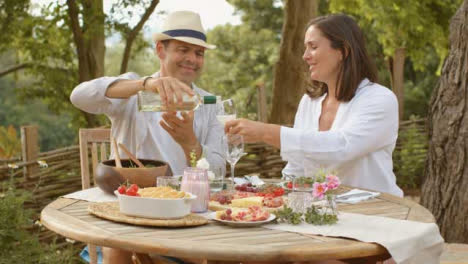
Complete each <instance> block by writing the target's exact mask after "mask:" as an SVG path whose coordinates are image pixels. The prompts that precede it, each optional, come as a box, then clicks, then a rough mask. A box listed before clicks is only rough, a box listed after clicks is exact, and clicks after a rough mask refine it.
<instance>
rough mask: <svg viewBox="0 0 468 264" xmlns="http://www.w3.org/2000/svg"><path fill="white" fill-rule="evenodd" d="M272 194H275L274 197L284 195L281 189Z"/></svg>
mask: <svg viewBox="0 0 468 264" xmlns="http://www.w3.org/2000/svg"><path fill="white" fill-rule="evenodd" d="M273 193H274V194H275V196H283V194H284V189H283V188H277V189H275V190H274V191H273Z"/></svg>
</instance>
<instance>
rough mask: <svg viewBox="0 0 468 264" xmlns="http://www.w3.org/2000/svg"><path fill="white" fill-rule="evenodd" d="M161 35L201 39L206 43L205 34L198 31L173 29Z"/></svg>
mask: <svg viewBox="0 0 468 264" xmlns="http://www.w3.org/2000/svg"><path fill="white" fill-rule="evenodd" d="M162 33H163V34H166V35H169V36H171V37H191V38H197V39H201V40H203V41H205V42H206V36H205V34H203V33H201V32H200V31H196V30H191V29H173V30H167V31H164V32H162Z"/></svg>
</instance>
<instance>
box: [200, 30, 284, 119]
mask: <svg viewBox="0 0 468 264" xmlns="http://www.w3.org/2000/svg"><path fill="white" fill-rule="evenodd" d="M239 36H241V37H239ZM208 39H209V41H210V42H212V43H214V44H216V45H217V48H216V49H215V50H210V51H207V52H206V58H205V68H204V73H203V74H202V76H201V78H200V80H199V85H200V87H203V88H206V89H207V90H208V91H210V92H212V93H215V94H219V95H221V96H223V97H225V98H234V100H235V102H236V104H237V107H236V108H237V109H238V111H239V110H240V113H238V114H239V115H240V116H244V117H247V116H248V117H250V118H255V117H256V112H257V98H256V94H257V90H256V86H257V85H258V84H259V83H264V84H265V87H266V89H267V95H269V96H271V86H272V85H271V82H272V80H273V76H272V74H273V64H274V62H275V61H276V60H277V56H278V46H279V45H278V44H279V43H278V42H277V41H276V40H275V34H274V33H273V32H272V31H271V30H268V29H261V30H258V31H254V30H252V29H251V28H250V27H249V26H248V25H239V26H233V25H224V26H217V27H215V28H214V29H213V30H211V31H209V32H208Z"/></svg>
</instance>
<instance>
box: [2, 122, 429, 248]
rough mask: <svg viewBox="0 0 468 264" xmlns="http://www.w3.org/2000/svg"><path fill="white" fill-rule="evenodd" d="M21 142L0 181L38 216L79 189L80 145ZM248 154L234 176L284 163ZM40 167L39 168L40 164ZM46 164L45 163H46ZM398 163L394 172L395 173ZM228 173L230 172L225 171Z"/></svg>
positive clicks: (28, 138)
mask: <svg viewBox="0 0 468 264" xmlns="http://www.w3.org/2000/svg"><path fill="white" fill-rule="evenodd" d="M410 128H411V129H413V131H415V133H417V134H418V135H419V136H420V137H423V138H424V139H425V138H426V130H425V121H424V120H412V121H406V122H402V123H401V124H400V134H402V133H404V132H405V131H407V130H409V129H410ZM21 138H22V145H23V148H22V149H23V153H22V159H20V158H17V159H10V160H0V182H5V181H7V180H9V179H11V178H13V179H14V180H15V185H16V186H17V187H18V188H20V189H25V190H28V191H30V192H31V193H32V194H33V197H34V199H33V201H31V202H28V204H26V205H25V207H26V208H31V209H33V210H34V211H35V212H36V213H37V214H36V217H37V218H39V213H40V211H41V209H42V208H43V207H44V206H45V205H47V204H48V203H50V202H51V201H53V200H54V199H56V198H57V197H59V196H61V195H64V194H67V193H70V192H73V191H77V190H80V189H81V177H80V158H79V147H78V146H71V147H66V148H61V149H57V150H53V151H48V152H43V153H38V152H37V150H38V149H39V148H38V145H37V144H38V138H37V127H34V126H28V127H22V129H21ZM403 144H404V142H401V140H399V141H398V142H397V147H396V150H395V152H394V158H395V157H396V159H398V158H399V157H400V156H399V152H400V151H401V150H402V146H403ZM412 147H414V148H419V149H420V150H421V151H416V152H415V153H418V155H419V156H417V157H416V159H417V160H419V162H423V161H424V160H425V156H426V155H425V149H426V148H427V147H426V144H420V145H413V146H412ZM245 151H246V152H247V153H248V155H247V156H245V157H243V158H242V159H241V160H240V161H239V163H238V164H237V165H236V175H246V174H251V173H260V175H261V177H265V178H276V177H281V170H282V168H283V167H284V165H285V164H286V163H285V162H284V161H282V160H281V157H280V155H279V150H278V149H275V148H272V147H270V146H267V145H265V144H248V145H246V147H245ZM40 164H42V166H43V168H41V165H40ZM45 164H47V165H45ZM398 164H399V163H398V162H395V164H394V165H395V171H396V172H398V170H399V167H398ZM228 174H229V172H228ZM52 237H54V234H53V233H51V232H46V231H45V232H41V239H42V240H48V239H51V238H52Z"/></svg>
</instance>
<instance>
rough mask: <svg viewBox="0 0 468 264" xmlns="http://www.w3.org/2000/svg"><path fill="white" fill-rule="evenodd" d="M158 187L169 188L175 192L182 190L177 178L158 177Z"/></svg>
mask: <svg viewBox="0 0 468 264" xmlns="http://www.w3.org/2000/svg"><path fill="white" fill-rule="evenodd" d="M156 186H158V187H161V186H169V187H172V188H173V189H175V190H178V191H179V190H180V181H179V179H178V178H177V177H173V176H158V177H156Z"/></svg>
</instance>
